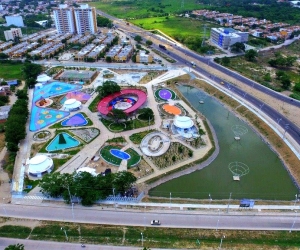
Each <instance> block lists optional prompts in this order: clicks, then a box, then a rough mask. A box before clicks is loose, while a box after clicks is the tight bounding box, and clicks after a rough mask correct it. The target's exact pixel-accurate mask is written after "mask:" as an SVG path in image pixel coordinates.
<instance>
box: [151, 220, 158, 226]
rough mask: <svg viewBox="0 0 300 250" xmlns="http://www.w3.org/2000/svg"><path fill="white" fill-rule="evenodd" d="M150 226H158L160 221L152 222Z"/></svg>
mask: <svg viewBox="0 0 300 250" xmlns="http://www.w3.org/2000/svg"><path fill="white" fill-rule="evenodd" d="M151 225H160V221H159V220H152V221H151Z"/></svg>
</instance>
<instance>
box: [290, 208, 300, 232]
mask: <svg viewBox="0 0 300 250" xmlns="http://www.w3.org/2000/svg"><path fill="white" fill-rule="evenodd" d="M295 213H296V216H295V218H294V221H293V224H292V226H291V229H290V231H289V232H290V233H291V232H292V230H293V228H294V226H295V223H296V220H297V217H298V211H297V210H295Z"/></svg>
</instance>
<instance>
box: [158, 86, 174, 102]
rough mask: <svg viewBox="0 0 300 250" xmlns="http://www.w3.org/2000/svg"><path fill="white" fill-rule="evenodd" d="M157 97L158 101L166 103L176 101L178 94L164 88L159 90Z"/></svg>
mask: <svg viewBox="0 0 300 250" xmlns="http://www.w3.org/2000/svg"><path fill="white" fill-rule="evenodd" d="M154 94H155V97H156V98H157V99H160V100H163V101H166V100H175V99H176V94H175V92H174V91H173V90H171V89H167V88H163V89H158V90H156V91H155V93H154Z"/></svg>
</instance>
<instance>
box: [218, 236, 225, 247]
mask: <svg viewBox="0 0 300 250" xmlns="http://www.w3.org/2000/svg"><path fill="white" fill-rule="evenodd" d="M223 239H225V235H223V236H222V238H221V242H220V246H219V249H222V243H223Z"/></svg>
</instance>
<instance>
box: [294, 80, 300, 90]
mask: <svg viewBox="0 0 300 250" xmlns="http://www.w3.org/2000/svg"><path fill="white" fill-rule="evenodd" d="M294 91H295V92H300V82H297V83H295V86H294Z"/></svg>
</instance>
